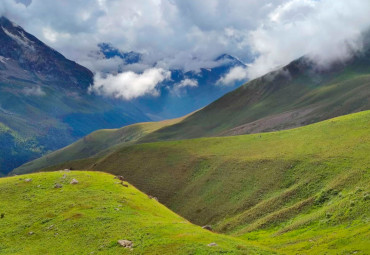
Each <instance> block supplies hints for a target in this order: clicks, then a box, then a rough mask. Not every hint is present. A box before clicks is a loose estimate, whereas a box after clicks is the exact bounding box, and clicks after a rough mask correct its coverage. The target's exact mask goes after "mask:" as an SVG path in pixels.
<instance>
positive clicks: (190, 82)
mask: <svg viewBox="0 0 370 255" xmlns="http://www.w3.org/2000/svg"><path fill="white" fill-rule="evenodd" d="M198 85H199V84H198V81H197V80H195V79H188V78H186V79H184V80H182V81H181V82H179V83H176V84H175V85H174V86H173V88H172V91H171V92H172V93H174V94H175V95H176V96H178V97H181V95H183V94H184V93H186V91H185V89H186V88H196V87H198Z"/></svg>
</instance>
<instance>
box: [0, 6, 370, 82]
mask: <svg viewBox="0 0 370 255" xmlns="http://www.w3.org/2000/svg"><path fill="white" fill-rule="evenodd" d="M369 13H370V1H369V0H351V1H349V0H269V1H267V0H202V1H199V0H52V1H51V0H1V1H0V15H5V16H7V17H8V18H10V19H12V20H13V21H14V22H16V23H18V24H19V25H21V26H22V27H24V28H25V29H26V30H27V31H29V32H30V33H32V34H34V35H36V36H37V37H38V38H39V39H41V40H42V41H44V42H45V43H47V44H48V45H50V46H51V47H53V48H55V49H56V50H58V51H60V52H61V53H63V54H64V55H65V56H66V57H68V58H70V59H73V60H75V61H77V62H79V63H81V64H83V65H85V66H87V67H89V68H90V69H92V70H93V71H94V72H96V73H99V72H100V71H102V70H105V71H106V70H108V71H109V70H110V69H112V70H114V69H115V68H116V66H117V64H119V60H118V59H112V60H109V61H107V60H103V59H100V60H97V58H98V57H97V56H96V55H94V54H93V53H92V52H94V51H96V50H97V44H98V43H100V42H108V43H111V44H112V45H114V46H115V47H117V48H119V49H121V50H123V51H137V52H141V53H144V56H145V58H144V63H143V64H141V65H134V66H128V67H126V69H127V70H126V71H130V73H129V74H131V76H130V77H135V75H134V74H135V73H142V72H144V71H145V70H146V75H148V74H150V73H153V64H154V63H156V65H155V66H154V70H156V71H157V73H154V74H155V77H156V80H159V81H160V80H162V77H158V74H160V75H162V76H166V75H168V73H167V72H166V71H167V70H169V69H171V68H183V69H185V70H197V69H199V68H200V67H203V68H207V67H212V65H214V61H213V60H214V58H215V57H217V56H218V55H220V54H223V53H227V54H231V55H233V56H235V57H238V58H239V59H241V60H242V61H244V62H249V66H248V68H247V69H245V70H243V69H241V68H239V69H237V70H232V71H231V72H230V73H229V74H228V76H225V77H224V80H223V81H225V82H226V81H230V80H231V81H232V80H233V79H234V78H238V79H241V78H255V77H257V76H259V75H262V74H264V73H266V72H268V71H271V70H273V69H275V68H277V67H279V66H282V65H285V64H287V63H289V62H290V61H292V60H294V59H295V58H298V57H300V56H302V55H305V54H309V55H310V56H311V57H312V58H313V59H315V60H316V61H317V62H319V63H321V64H323V65H325V64H327V63H330V62H331V61H332V60H336V59H346V58H348V57H349V56H350V54H351V53H352V52H353V50H360V49H361V47H362V44H361V40H360V39H361V33H363V32H364V31H366V30H367V29H368V28H369V26H370V15H369ZM148 69H150V70H148ZM126 78H127V77H126ZM137 78H140V77H137ZM110 79H112V77H110ZM100 81H101V80H100ZM221 82H222V81H221Z"/></svg>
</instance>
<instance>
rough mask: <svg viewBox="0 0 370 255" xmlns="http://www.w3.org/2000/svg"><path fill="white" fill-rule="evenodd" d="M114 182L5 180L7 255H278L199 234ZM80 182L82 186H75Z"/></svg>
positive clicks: (76, 175)
mask: <svg viewBox="0 0 370 255" xmlns="http://www.w3.org/2000/svg"><path fill="white" fill-rule="evenodd" d="M113 177H114V176H112V175H109V174H105V173H98V172H95V173H93V172H78V171H73V172H65V171H61V172H53V173H38V174H32V175H26V176H21V177H9V178H1V179H0V190H1V192H2V194H7V195H6V196H1V197H0V204H1V208H0V214H1V218H0V229H1V232H0V253H1V254H49V253H53V254H220V253H227V254H273V253H274V252H273V251H270V250H269V249H263V248H259V247H258V246H254V245H250V244H249V242H246V241H243V240H239V239H236V238H233V237H228V236H225V235H219V234H215V233H212V232H210V231H207V230H204V229H202V228H201V227H199V226H194V225H192V224H191V223H189V222H188V221H186V220H185V219H183V218H181V217H180V216H178V215H176V214H175V213H173V212H171V211H170V210H169V209H167V208H166V207H165V206H163V205H162V204H160V203H159V202H157V201H156V200H155V199H151V198H150V197H148V196H147V195H145V194H143V193H141V192H140V191H138V190H137V189H136V188H135V187H133V186H132V185H130V184H128V183H126V182H125V183H124V184H125V185H126V186H127V187H126V186H124V185H122V184H121V182H120V181H118V180H117V179H114V178H113ZM73 179H75V180H77V182H78V183H77V184H71V181H72V180H73ZM55 183H58V184H59V185H60V186H59V187H60V188H55ZM20 198H21V199H20ZM25 212H27V213H25ZM118 240H128V241H131V242H132V247H131V248H130V247H129V248H124V247H121V246H120V245H119V244H118ZM210 243H216V244H217V245H216V246H208V244H210Z"/></svg>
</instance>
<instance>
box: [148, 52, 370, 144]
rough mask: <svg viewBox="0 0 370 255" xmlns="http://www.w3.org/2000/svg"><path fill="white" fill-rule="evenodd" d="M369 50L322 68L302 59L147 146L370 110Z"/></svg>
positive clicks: (158, 135)
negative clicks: (345, 60) (162, 141)
mask: <svg viewBox="0 0 370 255" xmlns="http://www.w3.org/2000/svg"><path fill="white" fill-rule="evenodd" d="M369 98H370V50H366V51H365V52H363V53H362V54H359V55H357V56H355V57H354V58H352V59H351V60H349V61H348V62H345V63H335V64H333V65H332V66H330V67H326V68H325V69H322V68H321V67H320V66H317V65H316V64H315V63H313V62H311V61H310V60H308V59H307V58H305V57H303V58H300V59H298V60H296V61H293V62H292V63H290V64H288V65H287V66H285V67H283V68H281V69H279V70H277V71H274V72H271V73H268V74H266V75H264V76H262V77H260V78H257V79H255V80H252V81H250V82H248V83H246V84H245V85H243V86H241V87H240V88H238V89H236V90H234V91H232V92H230V93H228V94H226V95H225V96H223V97H221V98H220V99H218V100H216V101H215V102H213V103H211V104H210V105H208V106H207V107H205V108H203V109H202V110H200V111H198V112H196V113H195V114H193V115H191V116H189V117H188V118H186V119H185V120H184V121H182V122H180V123H178V124H176V125H173V126H170V127H167V128H164V129H161V130H158V131H157V132H155V133H153V134H151V135H149V136H148V137H146V138H144V140H143V141H145V142H148V141H158V140H176V139H187V138H196V137H204V136H220V135H238V134H247V133H257V132H267V131H275V130H281V129H288V128H294V127H299V126H302V125H307V124H311V123H315V122H318V121H322V120H325V119H329V118H332V117H336V116H340V115H344V114H348V113H353V112H358V111H362V110H368V109H370V100H369Z"/></svg>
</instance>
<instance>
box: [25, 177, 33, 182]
mask: <svg viewBox="0 0 370 255" xmlns="http://www.w3.org/2000/svg"><path fill="white" fill-rule="evenodd" d="M24 181H25V182H30V181H32V179H31V178H27V179H24Z"/></svg>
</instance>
